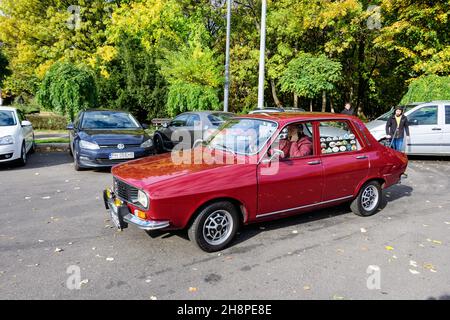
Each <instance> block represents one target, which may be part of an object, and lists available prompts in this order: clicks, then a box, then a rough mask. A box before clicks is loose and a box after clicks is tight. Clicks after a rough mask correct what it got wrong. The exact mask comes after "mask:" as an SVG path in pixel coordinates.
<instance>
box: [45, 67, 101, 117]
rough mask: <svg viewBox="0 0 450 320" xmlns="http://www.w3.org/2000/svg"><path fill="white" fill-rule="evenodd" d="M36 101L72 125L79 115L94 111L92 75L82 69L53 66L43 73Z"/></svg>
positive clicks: (95, 97)
mask: <svg viewBox="0 0 450 320" xmlns="http://www.w3.org/2000/svg"><path fill="white" fill-rule="evenodd" d="M37 100H38V102H39V103H40V104H41V105H42V106H43V107H45V108H47V109H49V110H53V111H56V112H58V113H59V114H61V115H65V116H67V118H68V119H69V120H71V121H73V119H74V117H75V115H76V114H77V113H78V112H79V111H82V110H86V109H89V108H95V107H97V87H96V83H95V77H94V73H93V72H92V71H91V70H90V69H88V68H87V67H86V66H84V65H79V66H76V65H74V64H72V63H70V62H57V63H55V64H54V65H53V66H52V67H51V68H50V69H49V71H48V72H47V73H46V75H45V77H44V80H43V81H42V83H41V85H40V87H39V91H38V93H37Z"/></svg>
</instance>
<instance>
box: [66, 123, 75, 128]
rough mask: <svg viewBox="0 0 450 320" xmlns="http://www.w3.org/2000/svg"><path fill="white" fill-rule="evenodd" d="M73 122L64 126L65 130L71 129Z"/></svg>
mask: <svg viewBox="0 0 450 320" xmlns="http://www.w3.org/2000/svg"><path fill="white" fill-rule="evenodd" d="M73 128H74V127H73V123H69V124H68V125H67V127H66V129H67V130H73Z"/></svg>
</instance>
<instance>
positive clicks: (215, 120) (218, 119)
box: [208, 113, 234, 126]
mask: <svg viewBox="0 0 450 320" xmlns="http://www.w3.org/2000/svg"><path fill="white" fill-rule="evenodd" d="M233 117H234V114H233V113H212V114H210V115H208V119H209V121H211V124H213V125H215V126H219V125H221V124H222V123H224V122H225V121H227V120H228V119H231V118H233Z"/></svg>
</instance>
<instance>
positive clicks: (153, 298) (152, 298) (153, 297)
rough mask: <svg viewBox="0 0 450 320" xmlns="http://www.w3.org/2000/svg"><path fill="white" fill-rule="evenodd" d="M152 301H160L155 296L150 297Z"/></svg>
mask: <svg viewBox="0 0 450 320" xmlns="http://www.w3.org/2000/svg"><path fill="white" fill-rule="evenodd" d="M150 300H158V298H157V297H155V296H151V297H150Z"/></svg>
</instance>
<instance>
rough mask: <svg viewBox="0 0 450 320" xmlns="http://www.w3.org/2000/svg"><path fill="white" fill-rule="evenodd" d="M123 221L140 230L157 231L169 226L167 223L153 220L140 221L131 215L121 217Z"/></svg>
mask: <svg viewBox="0 0 450 320" xmlns="http://www.w3.org/2000/svg"><path fill="white" fill-rule="evenodd" d="M123 220H124V221H125V222H127V223H131V224H132V225H135V226H136V227H138V228H139V229H142V230H158V229H164V228H167V227H168V226H169V225H170V222H169V221H155V220H142V219H141V218H138V217H136V216H135V215H132V214H131V213H129V214H127V215H126V216H124V217H123Z"/></svg>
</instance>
